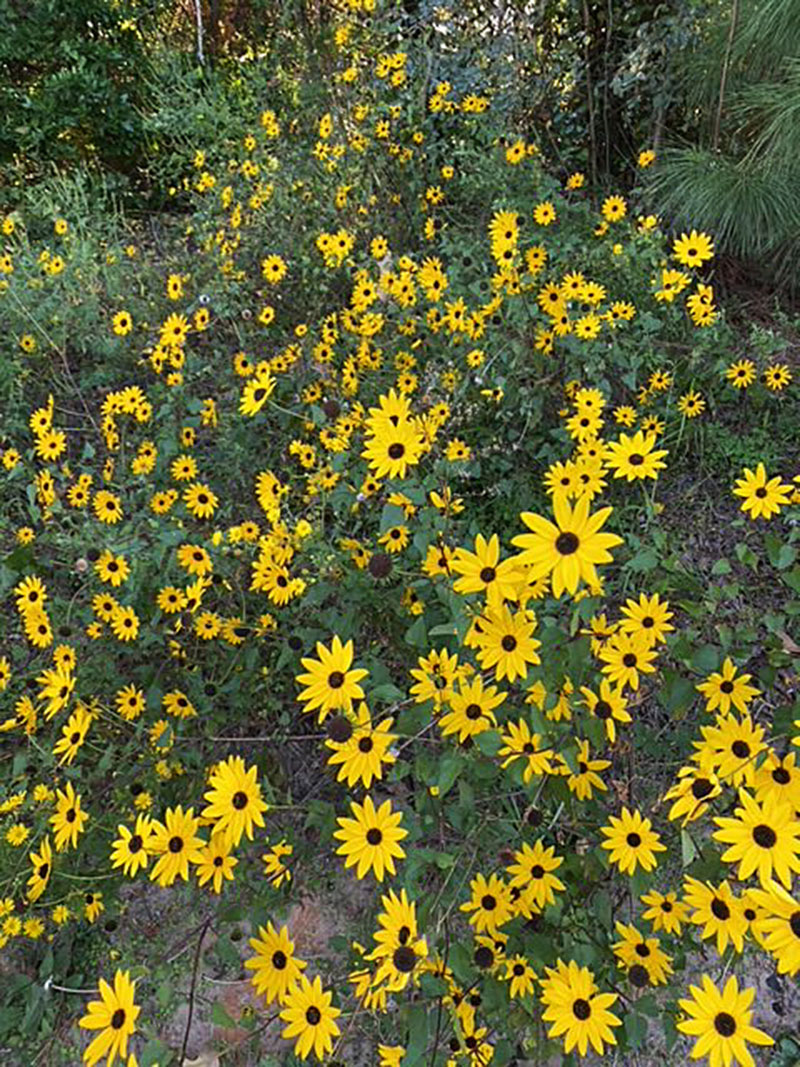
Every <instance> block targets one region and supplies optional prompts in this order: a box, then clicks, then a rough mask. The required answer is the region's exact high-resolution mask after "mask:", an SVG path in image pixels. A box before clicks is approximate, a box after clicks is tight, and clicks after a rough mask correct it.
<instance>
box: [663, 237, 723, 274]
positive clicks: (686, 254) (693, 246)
mask: <svg viewBox="0 0 800 1067" xmlns="http://www.w3.org/2000/svg"><path fill="white" fill-rule="evenodd" d="M672 254H673V256H674V257H675V259H677V261H678V262H679V263H680V265H681V266H682V267H701V266H702V265H703V264H704V263H705V262H706V260H707V259H713V258H714V243H713V241H712V240H711V238H710V237H709V236H708V234H707V233H698V232H697V230H692V232H691V233H690V234H685V233H682V234H681V235H680V237H676V238H675V243H674V244H673V246H672Z"/></svg>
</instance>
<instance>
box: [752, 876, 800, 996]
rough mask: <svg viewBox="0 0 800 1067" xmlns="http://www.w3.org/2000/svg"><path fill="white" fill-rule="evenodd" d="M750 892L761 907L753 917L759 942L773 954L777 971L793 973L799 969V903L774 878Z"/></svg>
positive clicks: (792, 974)
mask: <svg viewBox="0 0 800 1067" xmlns="http://www.w3.org/2000/svg"><path fill="white" fill-rule="evenodd" d="M750 894H751V896H752V897H753V898H754V899H755V901H756V903H757V904H759V905H760V906H761V907H762V908H763V909H764V911H763V913H762V915H761V918H760V919H757V920H756V932H757V934H758V935H759V942H760V944H761V945H763V947H764V948H765V949H766V950H767V952H769V953H771V955H772V956H773V957H774V959H775V961H776V963H777V965H778V972H779V973H780V974H788V975H791V976H792V977H794V975H796V974H797V972H798V971H800V904H798V902H797V901H796V900H795V899H794V897H793V896H791V895H790V894H789V893H787V892H786V890H785V889H782V888H781V886H779V885H778V884H777V883H776V882H772V883H771V884H770V886H769V888H768V890H764V889H751V890H750Z"/></svg>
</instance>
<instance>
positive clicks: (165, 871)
mask: <svg viewBox="0 0 800 1067" xmlns="http://www.w3.org/2000/svg"><path fill="white" fill-rule="evenodd" d="M199 825H200V820H199V819H197V818H195V814H194V809H193V808H189V809H188V811H186V812H184V810H183V808H182V807H181V805H180V804H179V805H178V807H177V808H167V813H166V815H165V817H164V823H160V822H153V824H152V827H151V832H150V841H149V844H148V848H149V850H150V851H151V852H153V853H155V854H156V855H158V860H157V861H156V864H155V866H154V867H153V869H152V871H151V872H150V880H151V881H153V882H155V881H157V882H158V884H159V885H160V886H162V887H163V886H168V885H172V883H173V882H174V881H175V879H176V878H178V877H179V876H180V877H181V878H182V879H183V880H184V882H188V881H189V864H190V863H202V861H203V855H202V852H201V851H200V850H201V849H202V847H203V845H205V841H204V840H203V839H202V837H197V836H196V834H197V828H198V826H199Z"/></svg>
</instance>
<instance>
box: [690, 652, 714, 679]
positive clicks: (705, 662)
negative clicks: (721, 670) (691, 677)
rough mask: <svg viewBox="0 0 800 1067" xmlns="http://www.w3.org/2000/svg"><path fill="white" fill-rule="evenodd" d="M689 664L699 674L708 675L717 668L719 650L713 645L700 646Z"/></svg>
mask: <svg viewBox="0 0 800 1067" xmlns="http://www.w3.org/2000/svg"><path fill="white" fill-rule="evenodd" d="M691 664H692V667H694V669H695V670H696V671H699V672H700V674H710V673H711V672H712V671H715V670H716V669H717V668H718V667H719V650H718V649H717V648H716V647H715V646H714V645H701V646H700V648H698V649H697V651H696V652H695V654H694V655H693V656H692V660H691Z"/></svg>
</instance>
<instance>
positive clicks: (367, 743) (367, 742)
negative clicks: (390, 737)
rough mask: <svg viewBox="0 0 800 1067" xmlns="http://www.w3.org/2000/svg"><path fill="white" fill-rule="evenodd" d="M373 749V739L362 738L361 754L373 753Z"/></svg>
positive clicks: (360, 743) (360, 744)
mask: <svg viewBox="0 0 800 1067" xmlns="http://www.w3.org/2000/svg"><path fill="white" fill-rule="evenodd" d="M372 749H373V744H372V738H371V737H362V738H361V739H360V740H359V742H358V750H359V752H371V751H372Z"/></svg>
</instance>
